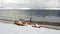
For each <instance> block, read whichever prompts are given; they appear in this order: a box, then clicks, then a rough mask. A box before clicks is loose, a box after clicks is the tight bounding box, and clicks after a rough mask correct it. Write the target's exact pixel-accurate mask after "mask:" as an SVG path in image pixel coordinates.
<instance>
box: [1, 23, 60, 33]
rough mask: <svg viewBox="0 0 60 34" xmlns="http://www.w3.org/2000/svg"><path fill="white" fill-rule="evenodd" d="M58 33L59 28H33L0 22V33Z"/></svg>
mask: <svg viewBox="0 0 60 34" xmlns="http://www.w3.org/2000/svg"><path fill="white" fill-rule="evenodd" d="M48 33H49V34H60V30H53V29H48V28H43V27H41V28H34V27H31V26H17V25H14V24H4V23H2V22H0V34H48Z"/></svg>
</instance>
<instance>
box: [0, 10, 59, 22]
mask: <svg viewBox="0 0 60 34" xmlns="http://www.w3.org/2000/svg"><path fill="white" fill-rule="evenodd" d="M31 16H32V17H33V18H34V20H43V18H42V17H41V16H43V17H44V16H56V17H60V10H0V17H8V18H12V19H15V18H16V19H20V18H22V19H27V20H28V19H29V17H31ZM40 17H41V18H40ZM48 19H49V18H48ZM48 19H46V20H48ZM51 19H52V18H51ZM44 20H45V19H44ZM54 20H55V21H56V20H57V21H60V19H59V18H55V17H54ZM51 21H53V20H51Z"/></svg>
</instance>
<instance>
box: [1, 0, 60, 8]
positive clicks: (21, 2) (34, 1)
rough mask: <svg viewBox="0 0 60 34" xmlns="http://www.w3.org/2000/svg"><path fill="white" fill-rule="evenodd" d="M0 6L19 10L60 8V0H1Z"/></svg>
mask: <svg viewBox="0 0 60 34" xmlns="http://www.w3.org/2000/svg"><path fill="white" fill-rule="evenodd" d="M0 4H1V5H2V4H3V5H5V6H8V7H17V8H18V7H19V8H60V0H0ZM1 5H0V6H1Z"/></svg>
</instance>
